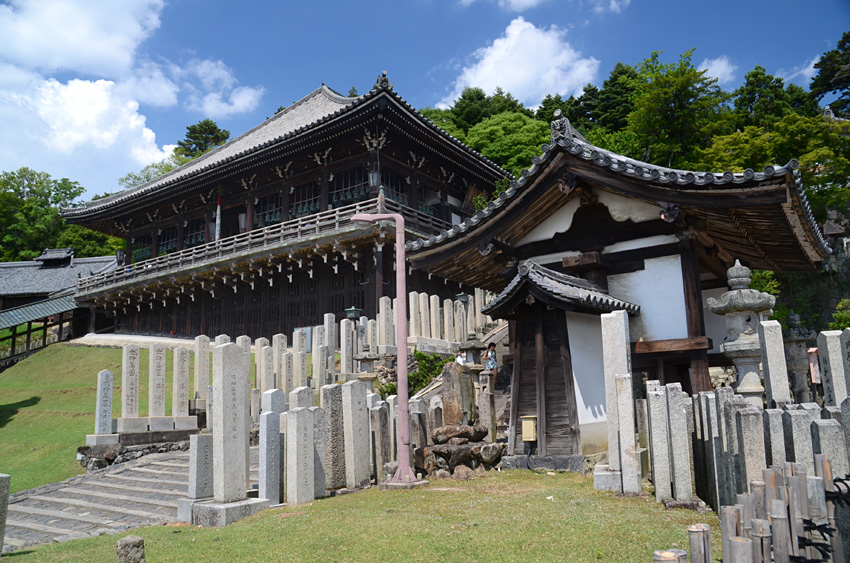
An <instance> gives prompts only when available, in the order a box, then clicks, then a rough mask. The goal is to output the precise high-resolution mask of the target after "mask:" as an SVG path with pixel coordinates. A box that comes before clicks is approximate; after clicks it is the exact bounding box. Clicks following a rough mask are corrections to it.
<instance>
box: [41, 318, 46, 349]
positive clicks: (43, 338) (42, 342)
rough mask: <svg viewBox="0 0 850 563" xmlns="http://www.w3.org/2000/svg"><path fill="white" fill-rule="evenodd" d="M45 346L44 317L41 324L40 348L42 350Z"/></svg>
mask: <svg viewBox="0 0 850 563" xmlns="http://www.w3.org/2000/svg"><path fill="white" fill-rule="evenodd" d="M46 345H47V317H45V319H44V321H43V322H42V323H41V347H42V348H44V347H45V346H46Z"/></svg>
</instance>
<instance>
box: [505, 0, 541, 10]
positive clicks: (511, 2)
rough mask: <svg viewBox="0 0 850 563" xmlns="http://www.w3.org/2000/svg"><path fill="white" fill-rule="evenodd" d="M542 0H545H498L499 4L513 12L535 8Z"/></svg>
mask: <svg viewBox="0 0 850 563" xmlns="http://www.w3.org/2000/svg"><path fill="white" fill-rule="evenodd" d="M544 2H546V0H499V6H500V7H502V8H504V9H505V10H511V11H513V12H523V11H525V10H530V9H531V8H536V7H537V6H539V5H540V4H543V3H544Z"/></svg>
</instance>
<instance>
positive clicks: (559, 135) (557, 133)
mask: <svg viewBox="0 0 850 563" xmlns="http://www.w3.org/2000/svg"><path fill="white" fill-rule="evenodd" d="M553 115H554V116H555V119H554V120H552V122H551V123H550V124H549V128H550V130H551V135H550V142H549V145H554V144H555V143H557V142H558V141H561V140H564V141H566V140H569V139H572V138H573V137H574V136H575V134H574V133H575V130H574V129H573V126H572V125H570V120H569V119H567V118H566V117H564V114H563V112H561V110H560V109H556V110H555V112H554V114H553Z"/></svg>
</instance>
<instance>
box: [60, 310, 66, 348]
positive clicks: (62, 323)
mask: <svg viewBox="0 0 850 563" xmlns="http://www.w3.org/2000/svg"><path fill="white" fill-rule="evenodd" d="M64 324H65V313H59V342H62V340H63V336H64V334H63V332H64V331H63V330H62V326H63V325H64Z"/></svg>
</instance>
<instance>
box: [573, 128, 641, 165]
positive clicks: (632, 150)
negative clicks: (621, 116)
mask: <svg viewBox="0 0 850 563" xmlns="http://www.w3.org/2000/svg"><path fill="white" fill-rule="evenodd" d="M586 138H587V140H588V141H589V142H590V143H591V144H592V145H596V146H597V147H600V148H603V149H606V150H609V151H612V152H615V153H617V154H621V155H623V156H627V157H629V158H634V159H640V158H641V157H642V156H643V148H642V146H641V142H640V137H638V135H637V133H635V132H634V131H629V130H623V131H608V130H607V129H605V128H603V127H597V128H596V129H593V130H592V131H590V132H588V133H587V135H586Z"/></svg>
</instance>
